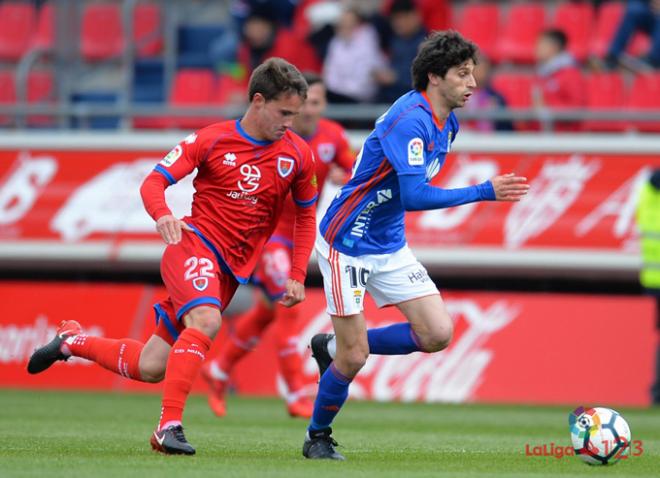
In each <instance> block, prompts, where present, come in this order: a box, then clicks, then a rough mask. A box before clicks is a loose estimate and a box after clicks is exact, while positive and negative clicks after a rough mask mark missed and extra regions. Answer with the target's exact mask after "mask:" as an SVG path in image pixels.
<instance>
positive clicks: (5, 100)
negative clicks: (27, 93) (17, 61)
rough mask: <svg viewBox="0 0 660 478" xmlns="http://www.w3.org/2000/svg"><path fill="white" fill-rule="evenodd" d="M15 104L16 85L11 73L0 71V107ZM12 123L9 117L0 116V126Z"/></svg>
mask: <svg viewBox="0 0 660 478" xmlns="http://www.w3.org/2000/svg"><path fill="white" fill-rule="evenodd" d="M15 103H16V85H15V83H14V72H13V71H0V105H3V106H7V105H13V104H15ZM12 123H13V120H12V118H11V116H9V115H0V126H9V125H11V124H12Z"/></svg>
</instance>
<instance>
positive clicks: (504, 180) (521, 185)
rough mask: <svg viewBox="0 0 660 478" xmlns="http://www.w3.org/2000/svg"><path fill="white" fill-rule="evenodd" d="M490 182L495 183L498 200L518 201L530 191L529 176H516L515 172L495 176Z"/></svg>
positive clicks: (494, 187)
mask: <svg viewBox="0 0 660 478" xmlns="http://www.w3.org/2000/svg"><path fill="white" fill-rule="evenodd" d="M490 182H491V183H493V189H494V190H495V199H496V200H497V201H509V202H517V201H520V200H521V199H522V198H523V197H524V196H525V195H526V194H527V191H529V184H527V178H525V177H522V176H516V175H515V173H508V174H504V175H503V176H495V177H494V178H493V179H491V181H490Z"/></svg>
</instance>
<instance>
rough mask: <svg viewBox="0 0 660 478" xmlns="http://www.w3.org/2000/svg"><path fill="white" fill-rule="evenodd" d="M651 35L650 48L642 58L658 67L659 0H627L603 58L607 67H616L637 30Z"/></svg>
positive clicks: (659, 56)
mask: <svg viewBox="0 0 660 478" xmlns="http://www.w3.org/2000/svg"><path fill="white" fill-rule="evenodd" d="M639 30H641V31H643V32H645V33H647V34H648V35H649V36H650V37H651V49H650V50H649V52H648V54H647V55H646V57H645V58H644V59H643V61H644V62H645V63H648V64H649V65H651V66H652V67H653V68H660V0H628V2H626V11H625V13H624V15H623V18H622V19H621V24H620V25H619V29H618V30H617V32H616V35H614V38H613V39H612V44H611V45H610V49H609V51H608V53H607V57H606V58H605V63H606V64H607V65H608V66H609V67H612V68H613V67H616V66H617V65H618V63H619V61H620V60H621V57H622V56H623V54H624V52H625V51H626V47H627V46H628V43H629V42H630V40H631V39H632V37H633V35H634V34H635V32H637V31H639Z"/></svg>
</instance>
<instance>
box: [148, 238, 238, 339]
mask: <svg viewBox="0 0 660 478" xmlns="http://www.w3.org/2000/svg"><path fill="white" fill-rule="evenodd" d="M182 234H183V237H182V239H181V242H179V243H178V244H174V245H169V246H167V248H166V249H165V252H164V253H163V258H162V260H161V262H160V275H161V277H162V278H163V283H164V284H165V287H166V288H167V292H168V293H169V297H168V298H167V299H165V300H163V301H161V302H158V303H157V304H154V310H155V312H156V331H155V334H156V335H158V336H159V337H161V338H162V339H163V340H165V341H166V342H168V343H169V344H170V345H171V344H173V343H174V342H175V341H176V339H177V338H178V337H179V334H180V333H181V331H182V330H183V329H185V325H184V324H183V316H184V315H186V313H188V312H189V311H190V310H191V309H193V308H195V307H197V306H200V305H205V306H211V307H217V308H218V309H220V311H223V310H224V309H225V307H227V305H229V302H230V301H231V299H232V297H233V296H234V293H235V292H236V289H237V287H238V282H237V281H236V279H235V278H234V276H233V275H232V274H231V272H229V271H228V270H227V268H226V266H225V267H224V270H223V268H222V266H221V264H222V263H221V262H220V260H219V259H218V257H217V256H216V252H214V251H213V250H212V249H211V248H210V247H212V246H207V245H206V244H205V243H204V241H203V240H202V239H201V238H200V237H199V236H197V235H196V234H195V233H193V232H190V231H183V232H182Z"/></svg>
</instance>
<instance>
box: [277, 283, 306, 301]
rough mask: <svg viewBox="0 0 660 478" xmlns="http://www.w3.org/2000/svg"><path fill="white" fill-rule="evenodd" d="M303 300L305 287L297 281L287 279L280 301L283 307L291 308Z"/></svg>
mask: <svg viewBox="0 0 660 478" xmlns="http://www.w3.org/2000/svg"><path fill="white" fill-rule="evenodd" d="M303 300H305V286H304V285H303V284H301V283H300V282H298V281H297V280H293V279H288V280H287V281H286V293H285V294H284V297H282V299H281V300H280V304H282V305H283V306H284V307H293V306H294V305H296V304H298V303H300V302H302V301H303Z"/></svg>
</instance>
